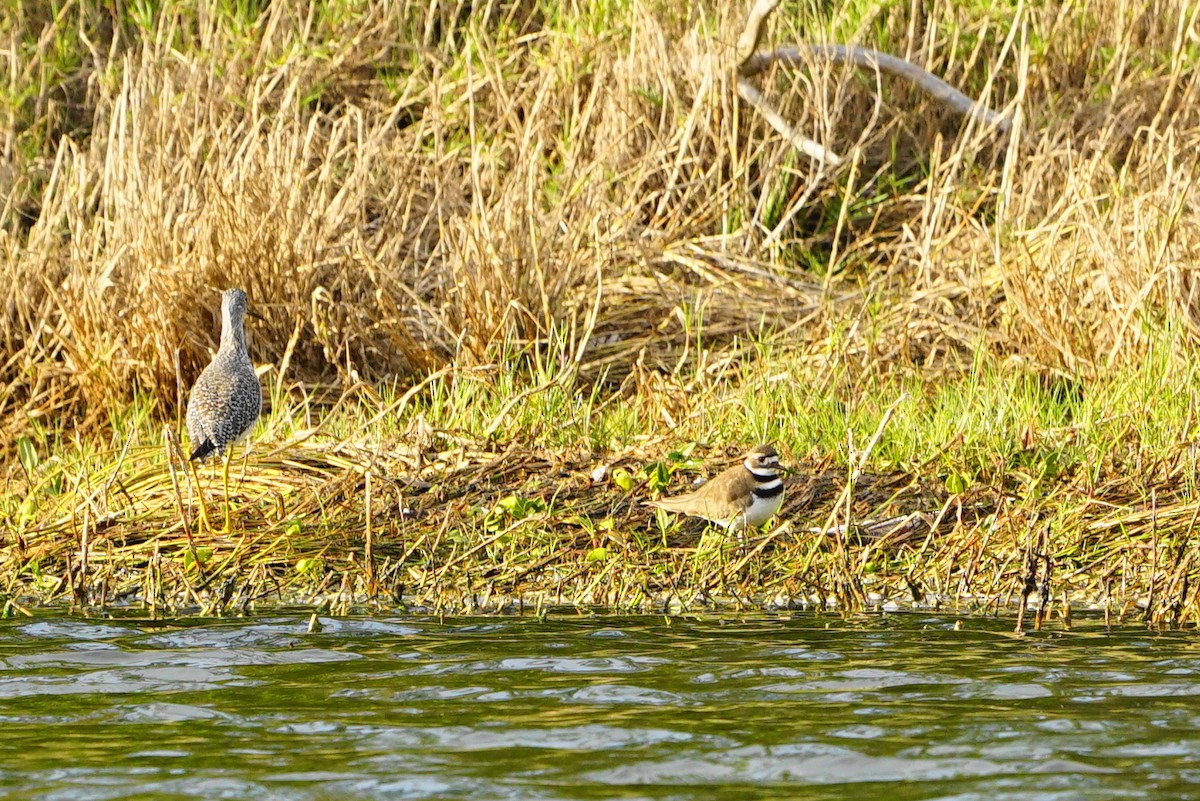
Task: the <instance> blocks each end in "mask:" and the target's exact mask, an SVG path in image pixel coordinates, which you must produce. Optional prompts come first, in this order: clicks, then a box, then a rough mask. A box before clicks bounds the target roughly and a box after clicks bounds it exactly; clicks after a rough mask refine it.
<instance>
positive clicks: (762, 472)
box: [742, 445, 779, 478]
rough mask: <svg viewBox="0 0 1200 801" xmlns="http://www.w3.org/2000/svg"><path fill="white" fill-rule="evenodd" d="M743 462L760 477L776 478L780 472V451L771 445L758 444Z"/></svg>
mask: <svg viewBox="0 0 1200 801" xmlns="http://www.w3.org/2000/svg"><path fill="white" fill-rule="evenodd" d="M742 464H744V465H745V466H746V469H747V470H749V471H750V472H751V473H753V474H754V475H755V476H758V477H759V478H774V477H775V476H776V475H778V473H779V452H778V451H776V450H775V449H774V448H773V447H771V446H770V445H758V446H756V447H755V448H754V449H753V450H751V451H750V452H749V453H747V454H746V460H745V461H744V462H742Z"/></svg>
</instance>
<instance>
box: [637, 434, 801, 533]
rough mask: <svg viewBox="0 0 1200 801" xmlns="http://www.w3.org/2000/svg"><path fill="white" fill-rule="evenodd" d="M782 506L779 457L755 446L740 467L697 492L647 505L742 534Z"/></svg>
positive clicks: (760, 446)
mask: <svg viewBox="0 0 1200 801" xmlns="http://www.w3.org/2000/svg"><path fill="white" fill-rule="evenodd" d="M782 503H783V480H782V479H781V478H779V454H778V453H777V452H776V450H775V449H774V448H772V447H771V446H770V445H758V446H756V447H755V448H754V449H753V450H751V451H750V452H749V453H747V454H746V458H745V459H744V460H743V461H742V463H741V464H739V465H735V466H733V467H731V468H729V469H728V470H726V471H724V472H722V473H718V474H717V475H716V476H714V477H713V478H711V479H709V480H708V481H706V482H705V483H703V484H701V485H700V487H699V489H697V490H695V491H693V492H689V493H687V494H685V495H677V496H675V497H674V498H663V499H662V500H658V501H651V502H650V505H651V506H657V507H658V508H659V509H666V510H667V511H668V512H679V513H680V514H685V515H691V516H693V517H702V518H704V519H705V520H708V521H709V522H711V523H715V524H716V525H718V526H722V527H724V528H727V529H729V530H730V531H741V530H742V529H744V528H747V527H751V528H753V527H756V526H761V525H762V524H763V523H765V522H767V521H768V520H770V519H771V517H772V516H773V515H774V514H775V513H776V512H778V511H779V507H780V505H781V504H782Z"/></svg>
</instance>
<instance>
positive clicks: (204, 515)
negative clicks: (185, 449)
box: [187, 460, 212, 532]
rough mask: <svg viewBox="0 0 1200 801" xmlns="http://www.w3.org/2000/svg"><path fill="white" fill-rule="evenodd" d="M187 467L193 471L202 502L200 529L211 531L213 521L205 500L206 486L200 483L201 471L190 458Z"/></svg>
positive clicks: (193, 477)
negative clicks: (209, 516)
mask: <svg viewBox="0 0 1200 801" xmlns="http://www.w3.org/2000/svg"><path fill="white" fill-rule="evenodd" d="M187 467H188V470H190V471H191V474H192V482H193V483H194V484H195V486H196V500H197V501H199V502H200V525H201V528H200V530H201V531H205V532H211V531H212V522H211V521H210V520H209V518H208V504H207V503H206V502H205V500H204V487H202V486H201V485H200V471H199V470H198V469H197V467H196V463H195V462H193V461H190V460H189V461H188V462H187Z"/></svg>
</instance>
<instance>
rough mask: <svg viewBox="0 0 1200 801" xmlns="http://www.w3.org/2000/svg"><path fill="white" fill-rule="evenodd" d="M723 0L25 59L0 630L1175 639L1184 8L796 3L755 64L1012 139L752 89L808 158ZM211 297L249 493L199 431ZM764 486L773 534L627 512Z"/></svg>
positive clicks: (1197, 168)
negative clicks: (1102, 628)
mask: <svg viewBox="0 0 1200 801" xmlns="http://www.w3.org/2000/svg"><path fill="white" fill-rule="evenodd" d="M727 5H728V4H722V3H702V4H700V5H699V6H694V7H693V6H688V7H687V8H682V7H678V4H670V3H662V2H657V0H600V2H597V3H587V4H559V3H541V2H531V1H529V0H522V1H521V2H513V3H486V4H478V5H473V4H470V3H467V2H459V3H457V4H437V3H431V2H428V0H425V1H424V2H415V0H414V2H405V1H403V0H400V1H399V2H385V1H384V0H353V1H351V0H344V1H343V0H327V2H320V3H316V4H313V5H312V6H311V7H305V8H304V9H301V8H300V7H298V6H296V7H293V4H285V3H267V2H256V1H255V0H242V1H240V2H218V1H217V0H166V1H165V2H163V3H159V4H149V5H143V4H129V5H128V6H125V5H122V4H117V5H116V6H113V5H112V4H107V3H101V2H98V0H76V1H75V2H65V3H62V4H49V3H30V4H21V5H20V6H18V8H17V9H16V11H15V13H11V14H6V15H4V18H3V20H0V33H3V37H2V38H3V41H4V42H5V43H6V44H5V45H4V48H5V49H4V52H3V55H0V66H2V67H3V69H4V71H5V72H4V78H5V80H4V84H3V85H4V87H5V88H4V91H3V92H2V93H0V111H3V115H2V116H0V146H2V147H3V148H4V153H5V160H4V163H3V164H0V270H2V271H3V273H2V274H3V276H4V278H5V281H4V285H3V287H2V288H0V293H2V294H0V357H2V358H0V426H2V427H3V429H2V436H0V470H2V471H3V475H4V485H3V490H2V491H0V608H2V613H3V614H5V615H14V614H28V613H30V612H32V611H33V609H34V608H36V607H38V606H40V605H44V604H51V605H60V606H64V607H66V606H69V607H72V608H74V609H77V610H80V611H86V612H88V613H103V612H104V611H105V610H111V609H117V608H129V607H144V608H148V609H149V610H150V611H151V612H152V613H153V614H162V615H172V614H183V613H188V614H192V613H197V612H198V613H200V614H204V615H226V614H239V613H242V612H246V611H251V610H256V609H263V608H270V607H272V606H283V605H295V604H304V605H307V606H309V607H310V608H312V607H315V608H318V609H321V610H329V611H334V612H339V611H340V612H345V611H363V610H372V609H411V610H418V609H419V610H422V611H432V612H438V613H447V614H450V613H459V612H470V611H527V612H540V611H544V610H546V609H549V608H552V607H553V608H557V607H562V606H567V607H576V608H579V609H581V610H594V609H608V610H613V611H617V612H642V611H652V612H676V611H690V612H700V611H706V610H711V609H764V608H767V609H773V608H819V609H826V608H836V609H838V610H842V611H846V612H853V611H859V610H873V609H876V610H877V609H893V608H896V609H903V608H919V609H929V608H937V609H941V610H943V611H945V610H953V611H955V612H960V613H964V614H965V613H981V614H1001V615H1006V616H1007V615H1012V616H1014V617H1016V618H1017V624H1016V625H1017V627H1018V628H1025V629H1028V628H1030V627H1032V626H1040V625H1049V626H1056V625H1066V626H1069V625H1070V616H1071V614H1072V613H1076V614H1078V613H1081V612H1096V613H1099V612H1102V613H1103V614H1105V616H1106V617H1107V618H1109V619H1111V620H1113V621H1120V620H1125V621H1128V620H1137V621H1145V622H1146V624H1148V625H1152V626H1163V627H1165V626H1180V627H1192V626H1194V625H1196V623H1197V622H1198V621H1200V539H1198V538H1196V537H1195V536H1194V532H1195V530H1196V526H1197V521H1198V519H1200V495H1198V493H1197V487H1196V476H1197V437H1198V427H1200V426H1198V423H1197V419H1196V417H1197V415H1196V414H1195V410H1196V408H1197V402H1196V401H1197V387H1200V375H1198V374H1197V373H1198V369H1197V366H1196V364H1197V358H1196V357H1197V353H1198V347H1200V294H1198V292H1200V283H1198V281H1197V265H1200V190H1198V188H1197V177H1198V176H1200V9H1198V8H1197V7H1196V6H1195V5H1194V4H1190V3H1186V2H1160V3H1155V4H1151V5H1150V6H1147V5H1145V4H1141V3H1133V2H1125V0H1118V1H1117V2H1100V0H1092V1H1089V0H1084V2H1082V3H1076V4H1071V5H1069V6H1062V7H1059V6H1046V7H1040V8H1031V7H1029V6H1028V5H1027V4H1023V3H1018V2H1011V3H1010V2H1000V3H991V4H970V3H966V4H964V3H935V4H933V6H928V4H924V5H922V4H909V3H893V2H884V1H881V2H873V3H861V2H851V1H849V0H847V2H844V3H836V4H833V5H828V4H826V5H824V6H822V7H821V8H820V9H819V10H815V9H814V8H813V7H811V6H810V5H808V4H803V3H784V4H782V5H781V6H779V7H778V9H776V10H775V11H774V13H773V14H771V15H770V17H769V19H767V21H766V24H765V28H764V31H763V32H762V33H763V35H762V38H761V41H760V44H759V47H760V48H762V49H770V48H775V47H787V46H795V45H798V44H853V45H857V46H861V47H865V48H871V49H874V50H877V51H880V52H882V53H889V54H893V55H896V56H899V57H903V58H904V59H906V60H907V61H909V62H911V63H912V64H915V65H918V66H919V67H921V68H922V69H924V70H927V71H928V72H930V73H932V74H934V75H937V76H939V77H940V78H942V79H943V80H945V81H946V82H947V83H948V84H950V85H951V86H953V87H955V88H957V89H958V90H960V91H961V92H963V93H964V94H965V95H966V96H967V97H970V98H972V99H977V100H978V102H979V103H980V104H981V107H990V108H994V109H1002V110H1003V113H1004V114H1005V115H1006V119H1007V120H1010V121H1011V123H1012V124H1011V127H1010V128H1009V129H1007V130H1006V131H1004V132H1002V133H997V131H996V130H995V128H994V126H993V127H992V128H991V129H989V128H988V126H987V125H985V124H984V122H983V121H982V119H980V118H976V117H975V116H968V117H964V116H963V115H961V114H959V113H955V112H953V111H952V110H948V109H946V108H944V107H942V106H940V105H939V104H938V103H937V102H936V101H934V100H931V99H930V98H929V97H928V96H926V95H925V94H923V93H922V92H921V91H919V90H918V89H916V88H915V87H913V86H912V85H910V84H908V83H906V82H905V81H903V80H899V79H897V78H895V77H893V76H891V75H887V74H879V75H877V74H875V73H874V72H872V71H871V70H869V69H863V68H861V67H856V66H854V65H848V64H844V63H834V62H832V61H830V60H821V59H818V58H816V57H815V56H814V57H813V58H811V59H806V58H805V57H804V55H803V54H804V53H805V52H806V51H804V50H803V48H801V49H799V50H796V51H794V55H795V56H796V57H795V58H789V59H788V61H787V63H782V62H781V63H775V64H773V65H772V66H769V67H764V66H763V64H762V63H760V62H755V71H756V72H755V74H754V75H753V76H752V78H750V77H745V76H741V80H743V81H751V83H752V84H753V86H754V87H756V89H755V91H756V92H758V93H760V95H759V97H760V99H762V98H766V102H768V103H769V104H770V105H771V106H772V108H773V109H775V110H776V111H777V112H778V114H779V115H780V116H781V117H782V118H783V119H784V120H786V122H787V124H788V125H790V126H791V127H792V129H793V131H794V132H795V133H796V135H797V137H802V138H803V139H806V140H810V141H811V142H814V143H817V144H818V145H819V146H820V147H821V148H824V149H826V150H827V151H828V152H829V153H836V154H838V157H839V158H838V160H837V163H833V162H831V161H822V160H820V159H814V158H810V157H808V156H805V155H802V154H801V153H800V152H799V151H798V150H797V144H796V141H795V137H794V138H793V139H792V140H789V139H788V138H786V137H785V136H782V135H780V133H779V132H778V131H777V130H776V128H773V127H772V125H771V124H769V123H768V121H767V120H766V119H765V118H764V117H763V116H762V114H760V113H759V110H758V105H757V103H755V104H751V103H749V102H746V101H744V100H743V99H742V97H744V96H745V95H744V92H745V89H744V87H739V71H738V65H739V64H740V63H741V62H742V60H744V54H739V52H738V47H737V40H738V36H739V34H741V32H742V29H743V26H744V25H745V15H746V14H747V12H748V11H749V6H748V4H747V7H745V8H743V7H740V6H738V7H736V8H727ZM812 52H814V53H815V52H816V51H815V50H814V51H812ZM796 62H800V63H796ZM739 92H743V95H742V96H741V97H740V96H739ZM227 287H241V288H243V289H245V290H246V292H247V294H248V295H249V298H250V306H251V308H253V309H255V310H256V311H257V312H258V313H259V314H261V315H262V317H263V319H262V320H255V321H251V322H250V324H249V327H248V338H249V344H250V354H251V358H252V360H253V362H254V363H255V365H257V367H258V372H259V375H260V377H261V379H262V382H263V391H264V411H263V418H262V420H261V421H260V423H259V425H258V426H257V427H256V429H255V431H254V432H253V434H252V435H251V443H252V449H251V451H250V454H249V456H248V458H245V459H243V458H242V451H241V449H238V451H237V452H236V454H235V458H234V459H233V461H232V463H231V466H230V483H229V493H228V496H226V491H225V487H224V486H223V482H222V477H221V468H220V466H216V467H214V466H213V465H204V466H202V467H200V468H198V469H197V470H195V471H193V470H192V469H191V468H189V467H185V465H184V463H183V461H182V460H181V458H180V454H181V452H182V450H183V448H184V447H186V442H180V441H179V436H180V435H179V433H178V432H180V431H181V430H182V425H181V416H182V413H183V408H184V404H185V403H186V398H187V390H188V388H189V387H190V385H191V383H192V381H193V380H194V379H195V377H196V375H198V373H199V372H200V370H201V368H202V367H203V366H204V365H205V364H206V363H207V362H208V360H209V358H210V355H211V353H212V350H213V349H214V348H215V345H216V338H217V335H218V324H219V305H218V302H217V299H218V296H217V293H216V291H215V290H219V289H224V288H227ZM759 442H770V443H773V444H775V445H776V447H777V448H778V449H779V451H780V453H781V456H782V461H783V463H784V465H785V466H786V467H790V468H791V473H790V475H789V476H788V477H787V478H786V491H785V496H784V497H785V500H784V505H783V509H782V511H781V513H780V515H779V516H778V517H777V518H776V520H775V521H774V522H773V523H772V524H771V525H769V526H768V527H766V528H765V529H763V530H761V531H755V532H748V533H747V536H746V537H745V538H744V539H742V540H739V539H738V538H737V537H734V536H729V535H725V534H724V533H722V532H720V531H714V530H710V529H706V528H705V527H704V526H703V525H701V524H700V523H699V522H698V521H694V520H689V519H677V518H675V517H673V516H671V515H670V514H667V513H665V512H662V511H656V510H654V509H651V508H650V507H647V506H646V505H645V502H646V501H648V500H651V499H654V498H657V497H660V496H661V495H662V494H675V493H679V492H682V491H685V490H686V489H687V488H689V487H690V486H691V485H692V482H693V481H695V480H697V479H700V478H704V477H708V476H712V475H715V474H716V473H717V472H719V471H720V470H721V469H723V468H724V467H726V466H728V465H729V464H732V463H734V462H735V460H737V459H738V458H740V456H741V454H742V453H743V452H744V451H745V450H746V449H748V448H749V447H751V446H752V445H754V444H756V443H759ZM201 501H203V505H204V506H205V507H206V508H207V509H208V510H209V514H208V515H207V520H208V521H209V523H210V524H209V525H205V522H204V520H205V517H203V516H201V514H200V508H201ZM227 503H228V504H229V505H230V511H231V515H230V517H231V520H232V528H231V530H230V531H222V530H220V529H221V526H220V525H219V523H220V522H221V521H223V517H224V515H223V512H224V509H225V507H226V504H227ZM1035 609H1036V610H1038V611H1037V613H1036V615H1037V616H1036V619H1034V615H1035V613H1034V612H1033V611H1031V610H1035ZM1027 610H1030V611H1028V615H1026V611H1027Z"/></svg>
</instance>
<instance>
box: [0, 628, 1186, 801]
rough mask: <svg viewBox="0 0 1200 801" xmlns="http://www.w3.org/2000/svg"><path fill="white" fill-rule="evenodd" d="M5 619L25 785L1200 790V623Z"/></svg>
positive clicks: (490, 790) (2, 654)
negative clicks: (1021, 626) (1195, 629)
mask: <svg viewBox="0 0 1200 801" xmlns="http://www.w3.org/2000/svg"><path fill="white" fill-rule="evenodd" d="M306 622H307V621H306V620H305V619H301V618H289V617H267V618H259V619H253V620H244V621H231V622H216V623H213V622H206V623H203V624H195V625H183V624H162V623H152V622H148V621H137V620H118V621H111V622H108V621H105V622H99V621H93V620H82V619H64V618H42V619H33V620H30V619H25V620H8V621H0V796H2V797H4V798H10V799H25V798H28V799H110V798H139V799H158V798H205V799H209V798H230V799H293V798H294V799H360V798H361V799H368V798H369V799H376V798H378V799H393V798H396V799H400V798H404V799H408V798H412V799H450V798H471V799H477V800H482V799H609V798H622V799H641V798H645V799H692V798H719V799H766V798H779V799H796V798H806V799H871V800H872V801H881V800H886V799H959V800H961V801H966V800H967V799H980V800H981V801H982V800H983V799H988V800H989V801H991V800H993V799H1017V798H1020V799H1116V798H1163V799H1168V798H1169V799H1184V798H1200V650H1198V648H1197V645H1198V644H1200V640H1198V639H1197V635H1195V634H1192V633H1174V634H1167V635H1155V634H1150V633H1147V632H1145V631H1141V630H1136V629H1126V630H1120V631H1116V632H1114V633H1105V632H1104V630H1103V629H1102V628H1100V627H1098V626H1094V625H1093V626H1090V627H1089V626H1088V625H1086V624H1085V625H1084V626H1082V627H1079V628H1077V629H1076V631H1073V632H1070V633H1061V632H1058V633H1054V634H1051V635H1046V634H1043V635H1038V636H1031V637H1027V638H1017V637H1014V636H1013V635H1012V634H1011V633H1010V632H1008V631H1007V629H1009V628H1010V625H1011V624H1010V623H1008V622H1000V621H981V620H972V619H968V620H967V621H966V629H965V630H963V631H954V630H953V623H954V621H953V619H950V618H936V617H926V616H919V615H898V616H893V617H885V618H870V619H861V620H855V621H844V620H841V619H838V618H828V617H813V616H794V617H793V616H789V617H785V618H755V619H748V620H742V619H737V620H735V619H701V620H679V619H676V620H671V621H667V620H665V619H662V618H636V619H613V618H600V619H578V618H566V619H554V618H550V619H548V620H544V621H538V620H534V619H528V618H483V619H470V620H452V621H443V622H437V621H434V620H427V619H413V618H397V619H380V618H373V619H341V620H338V619H328V618H326V619H324V620H323V623H324V630H323V631H322V632H320V633H314V634H308V633H306Z"/></svg>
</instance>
